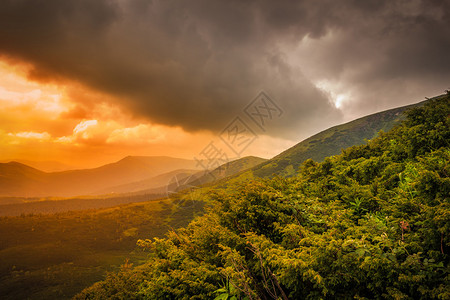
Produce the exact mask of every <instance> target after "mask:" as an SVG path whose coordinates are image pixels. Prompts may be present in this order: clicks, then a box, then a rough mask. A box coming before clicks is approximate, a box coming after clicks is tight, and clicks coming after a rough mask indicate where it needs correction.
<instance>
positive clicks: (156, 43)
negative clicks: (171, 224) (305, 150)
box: [0, 0, 450, 139]
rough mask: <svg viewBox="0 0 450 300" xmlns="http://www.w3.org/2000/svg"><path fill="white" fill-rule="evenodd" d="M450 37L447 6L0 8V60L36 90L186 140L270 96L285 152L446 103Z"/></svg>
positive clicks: (207, 2)
mask: <svg viewBox="0 0 450 300" xmlns="http://www.w3.org/2000/svg"><path fill="white" fill-rule="evenodd" d="M449 36H450V2H449V1H444V0H443V1H438V0H431V1H387V0H386V1H355V0H347V1H332V0H327V1H325V0H324V1H268V0H267V1H214V0H197V1H170V0H165V1H162V0H161V1H121V0H117V1H106V0H99V1H89V0H67V1H60V0H45V1H44V0H41V1H35V0H33V1H32V0H23V1H15V0H4V1H1V2H0V54H1V55H3V56H4V57H5V58H7V59H9V60H11V61H18V62H26V63H28V64H29V66H30V70H29V77H30V78H33V79H35V80H39V81H42V82H45V81H60V82H64V81H67V82H78V83H80V84H82V85H84V86H86V87H89V88H91V89H93V90H96V91H99V92H101V93H104V94H106V95H109V97H110V98H109V100H108V101H112V102H114V103H118V104H120V105H121V106H122V107H123V108H124V109H127V110H129V111H130V112H132V113H133V114H134V115H135V116H137V117H144V118H147V119H148V120H150V121H151V122H154V123H159V124H163V125H168V126H181V127H182V128H184V129H185V130H188V131H197V130H211V131H214V132H220V131H221V130H222V129H223V128H224V126H226V124H227V123H229V122H230V121H231V120H232V119H233V118H234V117H235V116H237V115H239V114H242V111H243V109H244V107H245V106H246V105H247V104H248V103H249V102H250V101H251V100H252V99H253V98H254V97H255V96H256V95H257V94H258V93H259V91H260V90H265V91H266V92H267V93H268V94H269V95H270V96H271V97H272V98H273V100H274V101H275V102H276V103H277V104H278V105H279V106H280V107H281V108H282V109H283V111H284V112H285V113H284V114H283V116H282V118H280V119H279V120H277V121H276V122H272V123H271V124H270V126H268V128H267V129H268V131H267V132H266V133H267V134H269V135H272V136H281V137H285V138H289V139H298V138H300V137H301V138H304V137H306V136H307V135H309V134H312V133H315V132H316V131H317V130H318V129H324V128H326V127H328V126H330V125H332V124H336V123H339V122H341V121H342V120H343V118H345V116H346V115H347V116H359V115H361V114H366V113H370V112H374V111H376V110H380V109H385V108H389V107H394V106H396V105H403V104H407V103H410V102H413V101H418V100H421V99H422V98H423V97H425V96H433V95H435V94H437V93H440V92H443V90H444V89H446V88H448V87H449V86H450V81H449V79H450V76H449V75H450V57H449V55H448V53H449V52H450V39H449V38H448V37H449ZM81 98H82V97H81ZM81 98H80V100H78V101H79V102H80V105H79V107H78V106H77V107H78V108H80V109H81V108H82V107H83V105H84V106H86V103H85V102H83V100H82V99H81ZM75 99H76V97H75ZM75 101H77V100H75ZM336 101H338V102H339V103H338V105H337V106H339V108H337V107H336V105H335V102H336ZM118 134H119V133H118Z"/></svg>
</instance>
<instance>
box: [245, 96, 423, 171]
mask: <svg viewBox="0 0 450 300" xmlns="http://www.w3.org/2000/svg"><path fill="white" fill-rule="evenodd" d="M424 102H425V101H424ZM424 102H421V103H418V104H415V105H408V106H403V107H399V108H395V109H391V110H387V111H383V112H379V113H376V114H372V115H369V116H366V117H363V118H359V119H357V120H354V121H351V122H348V123H345V124H342V125H338V126H334V127H331V128H329V129H327V130H324V131H322V132H320V133H318V134H316V135H313V136H312V137H310V138H308V139H306V140H304V141H302V142H300V143H298V144H297V145H295V146H293V147H291V148H289V149H288V150H286V151H284V152H282V153H280V154H279V155H277V156H275V157H274V158H272V159H270V160H269V161H267V162H266V163H263V164H261V165H259V166H257V167H255V168H253V169H252V171H253V175H254V176H257V177H266V176H271V175H273V174H277V175H283V176H292V175H294V174H295V171H296V170H298V167H299V166H300V164H301V163H302V162H304V161H305V160H307V159H313V160H315V161H322V160H324V159H325V157H328V156H332V155H337V154H340V153H341V150H342V149H345V148H348V147H351V146H354V145H361V144H364V143H365V141H366V140H370V139H372V138H374V137H375V136H376V135H377V133H378V132H379V131H380V130H383V131H388V130H389V129H391V128H392V127H393V126H394V125H395V124H398V123H399V122H400V121H401V120H402V119H403V112H404V111H405V110H407V109H409V108H411V107H414V106H416V105H422V104H423V103H424Z"/></svg>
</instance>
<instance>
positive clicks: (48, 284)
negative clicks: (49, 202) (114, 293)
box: [0, 198, 203, 299]
mask: <svg viewBox="0 0 450 300" xmlns="http://www.w3.org/2000/svg"><path fill="white" fill-rule="evenodd" d="M202 208H203V203H200V202H196V203H193V202H191V201H189V202H187V201H184V200H183V199H181V198H180V199H173V198H172V199H165V200H153V201H148V202H142V203H135V204H128V205H123V206H116V207H114V208H106V209H96V210H85V211H76V212H66V213H59V214H52V215H27V216H25V215H23V216H20V217H0V298H1V299H70V298H71V297H73V296H74V295H75V294H77V293H79V292H80V291H81V290H82V289H83V288H85V287H88V286H90V285H92V284H93V283H95V282H96V281H99V280H102V279H103V278H104V276H105V274H106V272H108V271H110V272H111V271H117V270H118V269H120V266H121V265H125V266H129V265H130V264H132V263H133V264H135V265H137V264H139V263H142V262H143V261H145V258H146V256H147V254H146V253H144V252H143V251H141V250H139V249H137V250H135V249H136V242H137V241H138V239H140V238H144V237H149V236H151V237H162V236H164V234H165V233H166V232H167V231H168V230H169V229H172V228H178V227H180V226H186V225H187V224H188V223H189V222H190V221H191V220H192V219H193V218H194V216H195V215H197V214H199V213H201V212H202Z"/></svg>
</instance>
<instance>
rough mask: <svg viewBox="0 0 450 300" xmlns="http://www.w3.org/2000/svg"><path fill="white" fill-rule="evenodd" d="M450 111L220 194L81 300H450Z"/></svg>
mask: <svg viewBox="0 0 450 300" xmlns="http://www.w3.org/2000/svg"><path fill="white" fill-rule="evenodd" d="M449 116H450V100H449V97H448V96H447V97H441V98H440V99H439V100H436V101H431V102H429V103H427V104H426V105H425V106H423V107H419V108H415V109H412V110H410V111H409V112H408V113H407V118H406V120H405V121H404V122H402V124H401V125H399V126H396V127H395V128H394V129H393V130H391V131H389V132H387V133H383V132H382V133H380V134H379V136H378V137H377V138H375V139H373V140H371V141H369V142H367V143H366V144H365V145H361V146H354V147H351V148H348V149H346V150H345V151H343V153H342V154H341V155H338V156H334V157H329V158H327V159H325V160H324V161H323V162H321V163H317V162H314V161H312V160H307V161H305V162H304V163H303V164H302V165H301V167H300V173H299V175H298V176H296V177H291V178H287V179H286V178H282V177H277V178H272V179H259V180H255V181H252V182H249V183H242V184H236V185H233V186H228V188H227V189H216V190H212V191H211V193H210V195H209V201H210V204H211V205H210V208H209V211H208V213H207V214H205V215H203V216H201V217H199V218H197V219H196V220H195V221H193V222H191V223H190V224H189V226H187V227H186V228H182V229H179V230H176V231H171V232H169V233H168V234H167V236H166V238H164V239H159V238H155V239H153V240H150V239H147V240H140V241H139V242H138V244H139V245H140V246H141V247H142V248H143V249H145V250H147V251H148V253H149V258H148V261H147V263H146V264H144V265H142V266H140V267H137V268H134V269H133V268H128V267H127V268H122V270H121V271H120V272H119V273H114V274H111V275H110V276H108V277H107V278H106V279H105V280H104V281H102V282H99V283H97V284H95V285H94V286H92V287H90V288H88V289H86V290H84V291H83V292H82V293H80V294H79V295H78V296H77V297H76V298H77V299H106V298H108V299H122V298H126V299H212V298H214V297H217V298H216V299H232V298H233V297H234V298H233V299H244V298H245V297H246V298H247V299H321V298H322V299H353V298H357V299H449V298H450V267H449V252H450V237H449V232H450V201H449V200H450V199H449V195H450V179H449V176H448V175H449V174H450V165H449V161H450V149H449V144H448V143H449V141H450V118H449Z"/></svg>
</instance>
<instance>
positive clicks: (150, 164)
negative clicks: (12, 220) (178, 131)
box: [0, 156, 197, 197]
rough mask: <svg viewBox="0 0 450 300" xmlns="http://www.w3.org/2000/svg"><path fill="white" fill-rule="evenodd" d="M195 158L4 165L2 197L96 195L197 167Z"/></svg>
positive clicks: (0, 175)
mask: <svg viewBox="0 0 450 300" xmlns="http://www.w3.org/2000/svg"><path fill="white" fill-rule="evenodd" d="M196 164H197V162H196V161H194V160H187V159H180V158H172V157H165V156H149V157H146V156H128V157H125V158H124V159H122V160H120V161H118V162H115V163H111V164H107V165H104V166H101V167H98V168H94V169H83V170H70V171H64V172H52V173H46V172H42V171H39V170H37V169H34V168H31V167H28V166H26V165H23V164H20V163H16V162H10V163H6V164H0V196H19V197H44V196H65V197H69V196H78V195H86V194H92V193H95V192H98V191H101V190H104V189H107V188H109V187H114V186H118V185H124V184H129V183H132V182H136V181H140V180H144V179H148V178H151V177H154V176H156V175H159V174H161V173H167V172H170V171H174V170H177V169H195V168H197V166H196Z"/></svg>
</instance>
